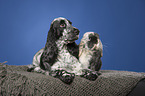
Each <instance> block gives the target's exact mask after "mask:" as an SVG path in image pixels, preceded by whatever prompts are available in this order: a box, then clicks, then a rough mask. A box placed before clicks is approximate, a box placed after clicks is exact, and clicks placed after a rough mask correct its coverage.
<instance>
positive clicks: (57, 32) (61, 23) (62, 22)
mask: <svg viewBox="0 0 145 96" xmlns="http://www.w3.org/2000/svg"><path fill="white" fill-rule="evenodd" d="M50 31H51V32H49V34H50V36H52V37H55V38H56V39H57V40H58V39H59V40H62V41H64V42H66V43H73V42H74V41H75V40H77V39H78V38H79V32H80V31H79V30H78V29H77V28H75V27H73V26H72V22H70V21H69V20H67V19H65V18H62V17H59V18H56V19H54V20H53V21H52V23H51V27H50Z"/></svg>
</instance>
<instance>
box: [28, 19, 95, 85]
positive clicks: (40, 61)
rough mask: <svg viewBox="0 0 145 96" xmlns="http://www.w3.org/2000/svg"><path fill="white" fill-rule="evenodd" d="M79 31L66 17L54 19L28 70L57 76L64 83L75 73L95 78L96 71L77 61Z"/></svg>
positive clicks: (69, 80)
mask: <svg viewBox="0 0 145 96" xmlns="http://www.w3.org/2000/svg"><path fill="white" fill-rule="evenodd" d="M79 33H80V31H79V30H78V29H77V28H75V27H73V26H72V22H71V21H69V20H67V19H66V18H63V17H59V18H56V19H54V20H53V21H52V23H51V26H50V30H49V31H48V35H47V41H46V44H45V47H44V48H42V49H41V50H39V51H38V52H37V53H36V54H35V56H34V58H33V64H32V65H30V66H29V69H28V71H35V72H39V73H43V74H46V75H50V76H53V77H56V78H59V79H60V80H61V81H63V82H65V83H66V84H71V83H72V81H73V80H74V77H75V75H78V76H81V77H84V78H86V79H89V80H96V78H97V77H98V73H96V72H94V71H91V70H88V69H83V67H82V64H81V63H80V61H79V45H77V44H76V43H75V40H77V39H78V38H79ZM86 74H87V76H86ZM88 77H89V78H88Z"/></svg>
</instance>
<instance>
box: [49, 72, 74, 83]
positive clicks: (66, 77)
mask: <svg viewBox="0 0 145 96" xmlns="http://www.w3.org/2000/svg"><path fill="white" fill-rule="evenodd" d="M51 76H53V77H56V78H59V79H60V80H61V81H63V82H64V83H66V84H71V83H72V82H73V80H74V78H75V74H74V73H69V72H67V71H65V70H56V71H53V72H51Z"/></svg>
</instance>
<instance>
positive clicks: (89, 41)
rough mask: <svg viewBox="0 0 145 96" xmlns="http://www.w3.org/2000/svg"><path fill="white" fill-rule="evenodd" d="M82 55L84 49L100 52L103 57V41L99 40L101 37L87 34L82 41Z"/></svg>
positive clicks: (95, 34) (92, 33) (91, 33)
mask: <svg viewBox="0 0 145 96" xmlns="http://www.w3.org/2000/svg"><path fill="white" fill-rule="evenodd" d="M79 46H80V47H79V48H80V49H79V51H80V54H81V51H82V50H83V49H85V50H86V49H87V50H92V51H100V52H101V56H102V55H103V53H102V50H103V45H102V42H101V40H100V39H99V35H98V34H97V33H94V32H86V33H85V34H84V36H83V38H82V40H81V43H80V45H79Z"/></svg>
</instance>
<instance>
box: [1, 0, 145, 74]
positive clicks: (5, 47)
mask: <svg viewBox="0 0 145 96" xmlns="http://www.w3.org/2000/svg"><path fill="white" fill-rule="evenodd" d="M56 17H65V18H67V19H69V20H71V21H72V22H73V26H75V27H77V28H78V29H79V30H80V31H81V32H80V38H79V40H77V44H79V42H80V40H81V38H82V36H83V34H84V33H85V32H87V31H94V32H96V33H99V35H100V38H101V40H102V43H103V45H104V56H103V57H102V62H103V66H102V69H103V70H126V71H136V72H145V0H0V62H4V61H8V63H7V64H9V65H27V64H31V63H32V59H33V55H34V54H35V53H36V52H37V51H38V50H39V49H41V48H42V47H44V45H45V43H46V38H47V32H48V30H49V28H50V23H51V21H52V20H53V19H54V18H56Z"/></svg>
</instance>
